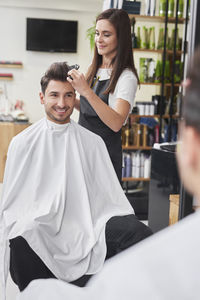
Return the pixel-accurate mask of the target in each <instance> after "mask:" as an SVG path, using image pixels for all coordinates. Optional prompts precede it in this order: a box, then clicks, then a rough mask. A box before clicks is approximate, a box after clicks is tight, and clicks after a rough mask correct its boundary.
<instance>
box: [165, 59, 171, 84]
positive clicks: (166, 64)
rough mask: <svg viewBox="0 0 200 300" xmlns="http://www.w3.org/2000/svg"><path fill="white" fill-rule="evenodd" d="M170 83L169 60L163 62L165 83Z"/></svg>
mask: <svg viewBox="0 0 200 300" xmlns="http://www.w3.org/2000/svg"><path fill="white" fill-rule="evenodd" d="M168 82H170V63H169V60H166V61H165V83H168Z"/></svg>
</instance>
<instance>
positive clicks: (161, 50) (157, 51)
mask: <svg viewBox="0 0 200 300" xmlns="http://www.w3.org/2000/svg"><path fill="white" fill-rule="evenodd" d="M133 51H134V52H149V53H159V54H162V53H163V52H164V50H163V49H159V50H158V49H145V48H144V49H141V48H133ZM166 53H167V54H170V55H172V54H173V51H172V50H166ZM176 54H177V55H181V54H183V51H180V50H177V51H176Z"/></svg>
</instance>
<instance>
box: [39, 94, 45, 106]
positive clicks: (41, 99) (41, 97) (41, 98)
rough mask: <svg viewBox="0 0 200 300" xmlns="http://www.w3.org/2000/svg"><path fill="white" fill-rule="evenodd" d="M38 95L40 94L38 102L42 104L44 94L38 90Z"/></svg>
mask: <svg viewBox="0 0 200 300" xmlns="http://www.w3.org/2000/svg"><path fill="white" fill-rule="evenodd" d="M39 96H40V103H41V104H44V94H43V93H42V92H40V93H39Z"/></svg>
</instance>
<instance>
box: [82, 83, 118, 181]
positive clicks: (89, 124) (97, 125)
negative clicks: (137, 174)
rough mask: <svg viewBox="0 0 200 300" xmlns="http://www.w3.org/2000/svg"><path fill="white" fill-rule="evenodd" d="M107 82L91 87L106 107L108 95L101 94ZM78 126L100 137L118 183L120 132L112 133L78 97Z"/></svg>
mask: <svg viewBox="0 0 200 300" xmlns="http://www.w3.org/2000/svg"><path fill="white" fill-rule="evenodd" d="M109 81H110V80H109V79H108V80H102V81H95V80H94V82H95V84H94V86H93V87H92V89H93V91H94V92H95V94H96V95H97V96H98V97H99V98H101V100H102V101H103V102H105V103H106V104H107V105H108V96H109V95H108V94H107V95H104V94H103V92H104V91H105V90H106V88H107V87H108V84H109ZM79 124H80V125H81V126H83V127H85V128H87V129H89V130H90V131H92V132H94V133H96V134H98V135H100V136H101V137H102V139H103V140H104V142H105V144H106V147H107V149H108V153H109V155H110V158H111V161H112V164H113V166H114V169H115V172H116V174H117V177H118V179H119V181H121V177H122V141H121V130H119V131H118V132H114V131H113V130H111V129H110V128H109V127H108V126H107V125H105V124H104V123H103V122H102V121H101V119H100V118H99V117H98V115H97V114H96V112H95V110H94V109H93V108H92V106H91V105H90V104H89V102H88V101H87V100H86V98H85V97H83V96H80V115H79Z"/></svg>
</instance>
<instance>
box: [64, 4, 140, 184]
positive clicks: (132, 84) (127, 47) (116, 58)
mask: <svg viewBox="0 0 200 300" xmlns="http://www.w3.org/2000/svg"><path fill="white" fill-rule="evenodd" d="M68 74H69V75H70V76H71V78H72V79H71V78H70V77H67V80H68V81H69V82H70V83H71V84H72V86H73V87H74V88H75V89H76V90H77V92H78V93H79V94H80V100H78V99H77V100H76V108H77V109H79V110H80V117H79V124H80V125H82V126H84V127H85V128H87V129H89V130H91V131H93V132H94V133H96V134H98V135H100V136H101V137H102V138H103V140H104V142H105V144H106V146H107V149H108V152H109V155H110V157H111V160H112V163H113V166H114V168H115V171H116V174H117V176H118V178H119V180H121V174H122V145H121V128H122V126H123V124H125V123H126V120H127V118H128V115H129V113H130V112H131V110H132V107H133V102H134V97H135V93H136V89H137V84H138V76H137V72H136V69H135V66H134V62H133V51H132V44H131V25H130V19H129V16H128V14H127V13H126V12H125V11H123V10H122V9H108V10H106V11H103V12H102V13H101V14H100V15H99V16H98V17H97V19H96V33H95V51H94V58H93V61H92V64H91V66H90V67H89V69H88V72H87V74H86V77H85V76H84V75H83V74H81V73H80V72H79V71H77V70H75V69H73V70H71V71H70V72H69V73H68Z"/></svg>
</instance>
